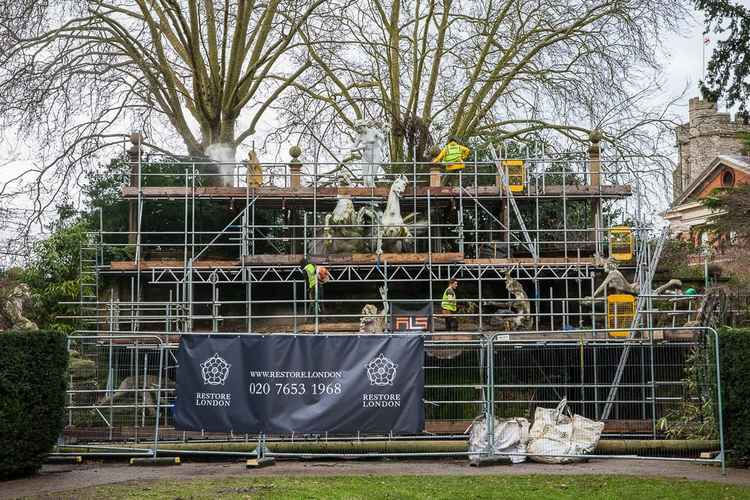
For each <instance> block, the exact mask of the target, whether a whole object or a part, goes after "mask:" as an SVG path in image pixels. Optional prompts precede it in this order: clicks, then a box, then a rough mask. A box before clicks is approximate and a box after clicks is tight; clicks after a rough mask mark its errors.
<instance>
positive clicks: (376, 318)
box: [359, 286, 388, 333]
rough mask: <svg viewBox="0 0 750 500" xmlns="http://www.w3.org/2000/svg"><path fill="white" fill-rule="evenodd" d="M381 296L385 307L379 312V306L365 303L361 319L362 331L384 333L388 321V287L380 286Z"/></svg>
mask: <svg viewBox="0 0 750 500" xmlns="http://www.w3.org/2000/svg"><path fill="white" fill-rule="evenodd" d="M380 297H382V299H383V309H382V310H381V311H380V312H378V308H377V307H376V306H374V305H372V304H365V306H364V307H363V308H362V317H361V318H360V319H359V332H360V333H383V332H384V331H385V330H386V328H387V326H388V325H387V324H386V322H387V321H388V288H387V287H384V286H381V287H380Z"/></svg>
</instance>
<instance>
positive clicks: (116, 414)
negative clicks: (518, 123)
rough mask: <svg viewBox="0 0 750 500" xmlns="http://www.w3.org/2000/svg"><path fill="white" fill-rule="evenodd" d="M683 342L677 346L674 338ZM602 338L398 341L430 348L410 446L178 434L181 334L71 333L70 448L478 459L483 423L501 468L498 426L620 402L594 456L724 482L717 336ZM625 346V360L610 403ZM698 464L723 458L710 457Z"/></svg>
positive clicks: (433, 336)
mask: <svg viewBox="0 0 750 500" xmlns="http://www.w3.org/2000/svg"><path fill="white" fill-rule="evenodd" d="M678 332H679V334H680V336H681V337H680V338H682V339H683V340H682V341H673V340H665V338H667V339H668V338H671V337H673V335H670V334H671V333H678ZM593 333H594V332H592V331H591V330H577V331H549V332H540V335H538V338H536V339H530V338H529V336H528V335H521V334H518V333H503V332H494V333H487V332H485V333H469V332H465V333H427V332H419V333H409V334H393V335H421V336H423V338H424V341H425V356H424V364H423V369H424V411H425V417H426V424H425V430H424V432H423V433H422V434H420V435H409V436H396V435H370V434H357V435H332V434H331V435H329V434H325V433H323V434H315V435H299V434H295V433H292V434H288V435H274V436H266V435H263V434H260V435H250V434H237V433H234V432H232V431H228V432H225V433H217V432H212V433H208V432H182V431H177V430H175V429H174V414H173V408H174V398H175V388H174V381H175V380H176V375H177V366H176V359H177V358H176V352H177V348H178V344H177V343H176V340H177V339H176V338H175V337H174V336H172V335H169V336H167V335H156V334H107V335H71V336H70V337H69V345H70V349H71V350H72V351H75V354H74V361H73V364H72V369H71V380H70V382H71V383H70V389H69V390H68V395H67V402H68V404H67V408H66V410H67V422H66V424H67V425H66V428H65V434H64V440H63V444H62V445H63V446H64V447H73V448H78V449H80V448H84V449H89V450H90V452H91V453H94V454H129V455H130V454H150V455H152V456H156V455H157V454H160V455H164V454H166V455H169V454H185V455H211V454H218V455H227V456H234V455H242V456H247V455H248V454H250V453H252V454H253V456H258V457H260V456H268V457H313V458H314V457H378V456H392V457H418V456H445V455H454V456H467V455H470V454H472V455H474V456H476V455H477V453H476V451H474V452H473V453H470V451H469V450H468V449H467V443H466V437H467V433H468V430H469V428H470V426H471V424H472V421H473V420H474V419H475V418H476V417H479V416H483V417H484V418H485V419H486V422H488V427H489V430H488V432H489V434H488V441H487V449H486V450H485V451H483V452H480V453H479V455H481V456H482V457H484V458H490V459H492V458H499V457H501V456H503V454H502V453H497V452H496V451H494V442H493V439H494V437H493V436H494V432H493V426H494V423H495V419H505V418H513V417H525V418H528V419H532V418H533V416H534V412H535V410H536V408H537V407H542V408H554V407H555V406H557V404H558V403H559V402H560V401H561V400H563V399H565V400H567V402H568V406H569V408H570V410H571V412H572V413H574V414H577V415H581V416H583V417H586V418H589V419H592V420H597V419H598V418H600V417H601V415H602V410H603V407H604V405H605V404H607V403H608V402H609V401H611V403H612V408H611V411H610V414H609V418H608V419H607V420H606V421H605V422H604V424H605V425H604V430H603V434H602V439H601V441H600V442H599V444H598V446H597V448H596V450H595V451H594V452H593V453H591V454H587V455H586V458H612V457H618V458H641V459H663V460H689V461H694V462H702V463H715V464H720V465H721V466H722V470H723V467H724V437H723V427H722V414H721V388H720V377H719V374H720V369H719V357H718V339H717V334H716V332H715V331H714V330H713V329H711V328H677V329H674V328H660V329H645V328H644V329H637V330H631V335H630V336H629V337H628V338H625V339H619V338H610V337H609V336H608V335H607V332H606V331H598V332H597V333H598V335H599V336H598V337H592V334H593ZM184 335H189V334H184ZM214 335H217V336H227V335H231V336H234V335H255V334H226V333H223V334H214ZM360 335H367V334H360ZM626 348H627V349H628V350H629V354H628V356H627V362H626V364H625V366H624V370H622V375H621V376H620V377H619V382H618V383H617V387H616V389H615V390H614V398H613V399H608V397H609V395H610V393H611V392H612V391H613V387H612V383H613V381H614V380H615V378H616V377H615V375H616V372H617V370H618V363H620V361H621V356H622V353H623V350H624V349H626ZM244 443H246V444H244ZM211 444H214V445H215V446H213V447H212V446H210V445H211ZM253 444H254V446H255V449H254V450H252V451H251V450H249V449H248V446H251V445H253ZM142 446H143V447H142ZM146 446H147V447H146ZM207 446H209V447H212V448H213V449H206V447H207ZM177 448H179V449H177ZM239 448H244V450H243V451H238V449H239ZM91 450H93V451H91ZM702 452H716V453H714V454H710V458H705V457H706V456H707V455H705V454H701V453H702ZM536 454H539V453H538V450H537V452H536ZM506 455H507V454H506ZM549 455H550V456H554V455H555V452H554V450H550V451H549Z"/></svg>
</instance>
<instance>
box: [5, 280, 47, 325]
mask: <svg viewBox="0 0 750 500" xmlns="http://www.w3.org/2000/svg"><path fill="white" fill-rule="evenodd" d="M30 302H31V288H29V285H27V284H26V283H21V282H19V281H18V279H17V277H16V274H15V273H14V272H13V271H10V272H9V273H8V277H6V278H5V279H4V280H2V282H0V331H4V330H39V327H37V325H36V323H34V322H33V321H31V320H30V319H28V318H27V317H25V316H24V315H23V309H24V305H26V304H29V303H30Z"/></svg>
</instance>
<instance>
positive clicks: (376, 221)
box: [323, 175, 426, 255]
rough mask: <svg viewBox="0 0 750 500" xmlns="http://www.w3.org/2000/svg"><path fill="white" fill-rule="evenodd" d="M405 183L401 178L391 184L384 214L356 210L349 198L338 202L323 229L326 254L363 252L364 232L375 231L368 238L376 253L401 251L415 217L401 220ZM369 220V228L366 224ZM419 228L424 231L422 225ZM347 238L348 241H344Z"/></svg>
mask: <svg viewBox="0 0 750 500" xmlns="http://www.w3.org/2000/svg"><path fill="white" fill-rule="evenodd" d="M408 182H409V181H408V180H407V179H406V177H405V176H404V175H400V176H399V177H398V178H397V179H396V180H395V181H393V184H391V189H390V192H389V193H388V204H387V205H386V207H385V212H381V211H379V210H375V209H374V208H372V207H362V208H360V209H359V210H355V208H354V204H353V203H352V201H351V200H350V199H349V198H339V200H338V202H337V203H336V208H334V210H333V212H331V213H329V214H326V217H325V226H324V227H323V242H324V246H325V248H326V250H327V251H328V252H329V253H354V252H362V251H365V250H366V249H367V247H368V245H367V239H368V238H367V237H366V236H367V235H368V232H367V228H368V226H371V227H374V228H375V233H374V234H371V235H370V236H371V237H372V239H375V240H376V247H375V248H376V250H375V251H376V253H377V254H378V255H380V254H382V253H383V252H394V253H400V252H402V251H403V249H404V241H405V240H407V239H409V238H411V237H412V233H411V231H410V230H409V225H407V224H408V221H409V220H412V219H413V218H414V217H416V215H417V214H409V215H407V216H406V217H402V216H401V203H400V201H399V200H400V196H401V194H402V193H403V192H404V190H405V189H406V186H407V184H408ZM367 219H369V220H370V224H368V223H367ZM418 227H426V226H425V225H424V224H423V223H422V224H419V225H418ZM347 238H349V239H347Z"/></svg>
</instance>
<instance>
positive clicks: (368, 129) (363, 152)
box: [342, 120, 385, 187]
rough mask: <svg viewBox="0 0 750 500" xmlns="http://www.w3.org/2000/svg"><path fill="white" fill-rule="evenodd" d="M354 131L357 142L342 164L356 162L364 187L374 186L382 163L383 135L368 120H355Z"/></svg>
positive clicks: (374, 123) (378, 128)
mask: <svg viewBox="0 0 750 500" xmlns="http://www.w3.org/2000/svg"><path fill="white" fill-rule="evenodd" d="M354 130H356V132H357V142H355V143H354V145H353V146H352V149H351V151H350V152H349V156H347V157H346V158H345V159H344V160H343V162H342V163H343V164H346V163H349V162H352V161H354V162H356V164H357V165H359V166H360V175H361V176H362V178H363V182H364V184H365V186H368V187H372V186H375V176H376V175H377V174H378V170H379V165H380V163H381V161H382V150H383V144H384V143H385V135H384V134H383V131H382V130H381V129H380V126H379V125H378V123H377V122H374V121H370V120H357V121H356V122H354Z"/></svg>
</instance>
